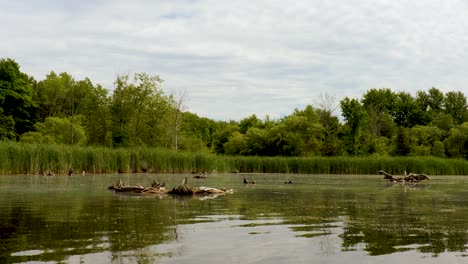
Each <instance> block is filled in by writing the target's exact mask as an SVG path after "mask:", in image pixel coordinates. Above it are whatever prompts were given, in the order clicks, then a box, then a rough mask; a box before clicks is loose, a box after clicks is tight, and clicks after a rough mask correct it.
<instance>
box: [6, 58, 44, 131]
mask: <svg viewBox="0 0 468 264" xmlns="http://www.w3.org/2000/svg"><path fill="white" fill-rule="evenodd" d="M32 96H33V87H32V79H30V78H29V77H28V75H26V74H25V73H23V72H21V71H20V67H19V65H18V63H16V62H15V61H14V60H12V59H1V60H0V120H1V121H2V122H1V123H0V137H1V138H0V139H5V138H6V139H13V138H18V137H19V135H21V134H23V133H25V132H27V131H30V130H31V129H32V127H33V124H34V123H35V122H36V121H37V115H36V105H35V104H34V102H33V100H32Z"/></svg>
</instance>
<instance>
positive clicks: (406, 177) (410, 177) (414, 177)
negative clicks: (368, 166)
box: [379, 170, 430, 183]
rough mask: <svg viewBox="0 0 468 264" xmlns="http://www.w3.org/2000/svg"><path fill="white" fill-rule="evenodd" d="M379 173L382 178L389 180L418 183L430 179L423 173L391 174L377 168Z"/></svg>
mask: <svg viewBox="0 0 468 264" xmlns="http://www.w3.org/2000/svg"><path fill="white" fill-rule="evenodd" d="M379 174H383V175H384V179H386V180H388V181H389V182H401V183H419V182H421V181H423V180H430V178H429V176H427V175H425V174H416V173H410V174H406V172H405V173H404V174H403V175H402V176H393V175H392V174H390V173H387V172H385V171H383V170H379Z"/></svg>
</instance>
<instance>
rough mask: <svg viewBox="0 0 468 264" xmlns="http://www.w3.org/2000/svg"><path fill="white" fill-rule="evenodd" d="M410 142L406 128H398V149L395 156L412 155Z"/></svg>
mask: <svg viewBox="0 0 468 264" xmlns="http://www.w3.org/2000/svg"><path fill="white" fill-rule="evenodd" d="M410 151H411V149H410V140H409V136H408V131H407V130H406V128H404V127H399V128H398V134H397V136H396V149H395V154H396V155H398V156H406V155H408V154H409V153H410Z"/></svg>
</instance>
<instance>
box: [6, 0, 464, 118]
mask: <svg viewBox="0 0 468 264" xmlns="http://www.w3.org/2000/svg"><path fill="white" fill-rule="evenodd" d="M0 3H1V4H2V9H1V10H0V25H1V26H0V34H1V35H2V36H3V38H2V39H3V41H1V42H0V50H2V51H3V53H2V56H4V57H11V58H13V59H15V60H17V61H18V63H19V64H20V65H21V67H22V70H23V71H25V72H26V73H28V74H31V75H33V76H35V78H36V79H43V78H45V74H46V73H48V72H49V71H51V70H54V71H56V72H62V71H66V72H68V73H70V74H72V75H73V76H74V77H75V78H77V79H80V78H84V77H89V78H91V80H92V81H94V82H96V83H102V84H103V85H104V86H105V87H107V88H112V83H113V80H114V79H115V76H116V75H117V74H119V73H127V72H147V73H149V74H157V75H160V76H161V78H163V79H164V80H165V82H164V85H163V88H164V89H166V90H168V91H173V90H181V91H182V90H183V91H186V92H187V108H188V110H189V111H192V112H195V113H197V114H198V115H200V116H206V117H209V118H215V119H224V120H229V119H241V118H244V117H247V116H248V115H251V114H257V115H258V116H259V117H263V116H265V115H270V116H271V117H274V118H275V117H279V116H281V115H284V114H288V113H291V112H292V111H293V110H294V108H295V107H298V106H303V105H306V104H313V103H314V102H316V101H317V98H318V96H319V95H320V93H325V92H326V93H329V94H331V95H335V96H336V98H337V100H341V99H343V98H344V97H345V96H351V97H359V96H361V95H362V94H363V93H364V92H365V91H366V90H368V89H370V88H381V87H389V88H392V89H394V90H397V91H399V90H406V91H410V92H413V93H414V92H415V91H416V90H422V89H428V88H430V87H433V86H435V87H438V88H439V89H441V90H443V91H449V90H454V89H456V90H461V91H464V90H463V89H464V88H463V87H464V85H465V84H466V83H467V79H468V77H467V75H466V68H467V64H468V62H467V60H466V59H465V58H466V57H467V55H468V50H467V48H466V45H465V43H466V41H467V38H468V36H466V34H465V29H466V28H467V24H468V18H466V16H465V15H464V14H465V13H466V11H467V8H468V6H467V4H466V3H465V2H464V1H463V0H459V1H457V0H447V1H439V0H427V1H410V2H407V1H390V0H378V1H366V0H347V1H345V0H341V1H338V0H337V1H325V0H321V1H319V0H318V1H271V0H269V1H267V0H263V1H262V0H257V1H245V0H238V1H219V0H217V1H215V0H198V1H195V0H193V1H189V0H186V1H184V0H178V1H174V0H166V1H54V2H50V1H39V0H38V1H24V0H23V1H21V0H17V1H6V0H4V1H2V0H0ZM465 90H466V89H465Z"/></svg>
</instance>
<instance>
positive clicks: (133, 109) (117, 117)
mask: <svg viewBox="0 0 468 264" xmlns="http://www.w3.org/2000/svg"><path fill="white" fill-rule="evenodd" d="M161 83H162V80H161V79H160V78H159V76H150V75H147V74H145V73H137V74H135V75H134V77H133V79H132V80H130V76H129V75H123V76H118V77H117V80H116V81H115V83H114V84H115V86H116V89H115V91H114V94H113V96H112V100H111V111H110V113H111V116H112V138H113V142H114V146H126V145H129V144H130V143H131V144H136V145H141V144H148V145H155V142H154V140H155V135H154V134H153V133H151V132H150V130H149V129H148V125H149V124H148V123H147V122H145V121H146V120H148V118H149V116H152V118H150V119H149V120H152V121H155V122H156V123H153V124H152V126H151V127H155V126H158V128H161V124H164V128H165V129H164V131H158V132H161V134H160V135H161V136H163V137H164V138H163V140H162V141H164V142H165V143H163V144H165V146H169V145H171V140H170V139H169V138H170V137H171V136H172V130H171V128H170V127H168V126H167V124H168V121H169V120H168V119H167V116H166V115H167V114H168V110H169V109H170V103H169V101H168V98H167V97H165V96H164V95H163V92H162V90H161V89H160V85H161ZM155 119H157V120H155ZM145 132H146V133H145ZM157 140H158V141H159V142H157V143H158V144H161V139H160V138H159V139H157Z"/></svg>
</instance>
